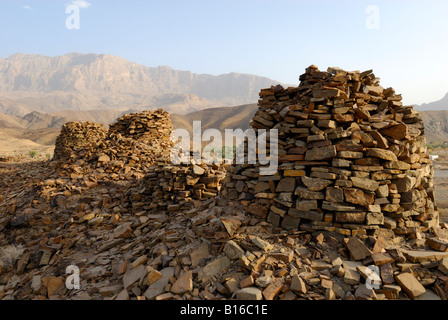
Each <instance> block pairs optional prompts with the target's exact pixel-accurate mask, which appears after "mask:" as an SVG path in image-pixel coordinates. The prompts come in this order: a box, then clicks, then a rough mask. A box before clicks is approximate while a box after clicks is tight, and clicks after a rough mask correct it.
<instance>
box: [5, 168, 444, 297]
mask: <svg viewBox="0 0 448 320" xmlns="http://www.w3.org/2000/svg"><path fill="white" fill-rule="evenodd" d="M140 188H141V186H139V181H136V180H135V179H134V180H131V179H117V181H112V180H110V181H106V180H104V179H103V180H102V181H94V179H93V178H92V177H84V178H83V179H79V177H76V176H71V175H70V174H67V172H66V171H64V169H61V167H60V166H57V165H56V164H55V163H54V162H47V161H31V162H20V163H14V162H4V163H0V299H3V300H12V299H16V300H32V299H33V300H45V299H50V300H60V299H62V300H75V299H80V300H102V299H107V300H128V299H130V300H154V299H155V300H173V299H174V300H217V299H219V300H221V299H240V300H250V299H256V300H262V299H264V300H277V299H280V300H297V299H299V300H300V299H306V300H341V299H342V300H347V299H348V300H384V299H422V300H446V299H447V296H448V252H447V250H448V230H447V227H448V226H447V225H446V224H444V223H442V224H441V225H440V228H437V229H436V230H434V229H432V230H431V232H430V233H426V234H420V233H417V234H414V235H413V236H412V237H408V238H404V237H403V236H399V237H395V238H393V239H390V238H387V237H384V236H382V235H378V236H368V235H359V236H356V237H348V236H343V235H340V234H337V233H331V232H316V233H312V234H311V233H305V232H301V231H290V232H287V231H284V230H282V229H278V228H274V227H273V226H271V225H270V224H268V223H266V222H265V221H260V220H258V219H257V218H255V217H254V216H252V215H250V214H249V213H247V212H246V211H244V210H242V209H240V208H238V207H235V206H233V205H232V206H231V205H229V204H228V203H227V202H226V200H224V199H220V198H219V197H217V198H211V199H208V200H205V201H201V202H199V201H195V202H194V203H193V204H192V206H191V208H190V209H188V210H181V211H169V212H168V211H155V210H153V209H152V208H151V206H150V205H145V199H144V198H142V195H141V193H139V192H140V191H141V189H140ZM136 208H138V210H136ZM68 267H70V268H68ZM73 267H76V268H79V278H80V288H79V289H76V288H74V289H69V288H67V284H66V280H67V279H72V278H70V276H71V275H72V274H67V271H68V270H74V269H73ZM67 268H68V269H67ZM73 283H76V282H73ZM69 287H70V286H69Z"/></svg>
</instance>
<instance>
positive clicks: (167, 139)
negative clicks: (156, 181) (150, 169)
mask: <svg viewBox="0 0 448 320" xmlns="http://www.w3.org/2000/svg"><path fill="white" fill-rule="evenodd" d="M173 130H174V127H173V124H172V122H171V118H170V114H169V113H168V112H166V111H163V109H157V110H155V111H144V112H141V113H132V114H126V115H124V116H122V117H121V118H119V119H118V120H117V121H116V123H114V124H111V125H110V127H109V135H121V136H122V137H124V138H132V139H134V140H138V141H143V142H146V143H151V144H152V146H153V147H154V148H155V149H156V146H157V147H158V150H156V151H158V153H160V154H163V155H164V156H165V157H167V159H169V154H167V153H166V152H167V151H169V150H171V147H172V142H171V133H172V132H173Z"/></svg>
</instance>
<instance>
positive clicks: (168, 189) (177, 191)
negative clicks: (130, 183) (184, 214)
mask: <svg viewBox="0 0 448 320" xmlns="http://www.w3.org/2000/svg"><path fill="white" fill-rule="evenodd" d="M225 176H226V170H225V168H224V167H223V166H219V165H210V166H208V165H204V164H201V165H196V164H194V165H193V164H192V165H178V166H174V165H170V164H165V163H163V164H158V165H155V166H153V167H151V168H149V171H148V173H147V174H146V176H145V178H144V179H142V180H141V181H140V182H139V183H138V184H137V185H136V187H135V188H133V189H132V190H131V192H130V194H131V197H132V200H133V201H132V203H133V208H134V211H135V212H140V211H141V210H142V209H147V210H157V211H165V212H166V211H168V212H173V211H179V210H185V209H187V208H188V207H189V205H191V204H193V201H194V200H205V199H211V198H215V197H217V196H218V194H219V192H220V190H221V186H222V181H223V180H224V178H225Z"/></svg>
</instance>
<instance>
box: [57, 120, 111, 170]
mask: <svg viewBox="0 0 448 320" xmlns="http://www.w3.org/2000/svg"><path fill="white" fill-rule="evenodd" d="M106 135H107V129H106V128H105V127H104V126H103V125H101V124H97V123H92V122H89V121H87V122H68V123H66V124H65V125H64V126H63V127H62V129H61V133H60V134H59V136H58V137H57V138H56V145H55V150H54V159H55V160H58V161H66V160H68V159H69V158H71V157H76V154H77V153H78V151H80V150H84V149H85V148H86V147H88V146H89V145H90V144H91V143H95V142H96V141H99V140H104V139H105V138H106Z"/></svg>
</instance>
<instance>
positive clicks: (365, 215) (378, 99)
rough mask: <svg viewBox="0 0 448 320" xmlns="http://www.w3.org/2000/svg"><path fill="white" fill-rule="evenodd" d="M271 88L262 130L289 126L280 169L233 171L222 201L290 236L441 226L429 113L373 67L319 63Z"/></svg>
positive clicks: (262, 106)
mask: <svg viewBox="0 0 448 320" xmlns="http://www.w3.org/2000/svg"><path fill="white" fill-rule="evenodd" d="M300 81H301V83H300V85H299V86H298V87H291V88H286V89H285V88H283V87H282V86H276V87H271V88H268V89H264V90H261V92H260V100H259V109H258V111H257V113H256V114H255V116H254V118H253V120H252V123H251V125H252V127H253V128H254V129H256V130H258V129H266V130H271V129H278V130H279V148H280V150H279V169H278V172H277V173H276V174H275V175H272V176H260V174H259V172H260V171H259V169H260V167H259V166H257V165H233V166H230V167H229V168H228V171H229V172H228V176H227V177H226V179H225V181H224V187H223V190H222V196H223V197H225V198H227V199H230V200H233V201H234V202H235V203H236V202H238V203H240V204H242V205H243V206H245V207H246V209H247V211H249V212H250V213H252V214H253V215H255V216H257V217H259V218H261V219H266V220H267V221H268V222H270V223H272V224H274V225H275V226H281V227H283V228H285V229H288V230H297V229H299V230H305V231H316V230H327V231H336V232H338V233H340V234H344V235H356V234H366V233H373V232H375V231H378V230H380V229H381V230H382V231H384V232H386V233H390V234H392V235H393V234H411V233H415V232H417V231H425V230H428V229H429V228H431V227H433V226H436V225H438V212H437V208H436V206H435V204H434V183H433V173H434V171H433V168H432V165H431V161H430V157H429V154H428V153H427V149H426V146H425V145H426V139H425V136H424V127H423V123H422V118H421V116H420V113H418V112H417V111H415V110H414V109H413V107H412V106H404V105H403V103H402V96H401V95H398V94H396V93H395V91H394V89H392V88H387V89H385V88H383V87H381V86H380V84H379V79H378V78H376V76H375V75H374V74H373V72H372V70H368V71H365V72H359V71H355V72H347V71H344V70H342V69H339V68H329V69H328V71H320V70H319V69H318V68H317V67H316V66H310V67H309V68H307V69H306V73H305V74H303V75H302V76H300Z"/></svg>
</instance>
